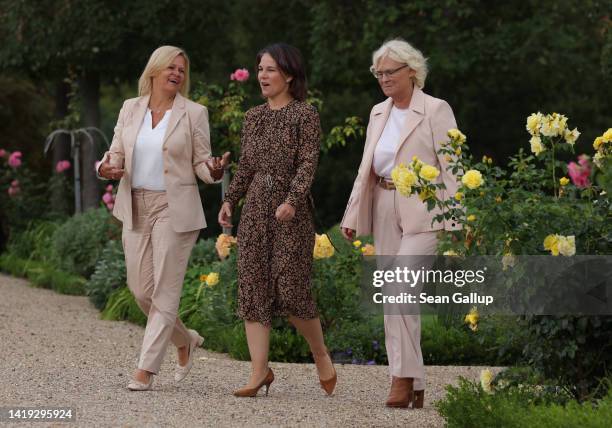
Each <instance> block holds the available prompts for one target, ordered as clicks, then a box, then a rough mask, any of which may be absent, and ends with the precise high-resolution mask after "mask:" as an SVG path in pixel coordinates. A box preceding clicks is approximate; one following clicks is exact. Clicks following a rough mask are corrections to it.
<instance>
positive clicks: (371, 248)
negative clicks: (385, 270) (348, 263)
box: [361, 244, 376, 256]
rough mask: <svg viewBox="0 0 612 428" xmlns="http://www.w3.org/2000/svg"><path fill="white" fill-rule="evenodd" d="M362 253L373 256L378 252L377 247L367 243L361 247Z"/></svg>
mask: <svg viewBox="0 0 612 428" xmlns="http://www.w3.org/2000/svg"><path fill="white" fill-rule="evenodd" d="M361 253H362V254H363V255H364V256H373V255H375V254H376V249H375V248H374V245H372V244H365V245H364V246H363V247H361Z"/></svg>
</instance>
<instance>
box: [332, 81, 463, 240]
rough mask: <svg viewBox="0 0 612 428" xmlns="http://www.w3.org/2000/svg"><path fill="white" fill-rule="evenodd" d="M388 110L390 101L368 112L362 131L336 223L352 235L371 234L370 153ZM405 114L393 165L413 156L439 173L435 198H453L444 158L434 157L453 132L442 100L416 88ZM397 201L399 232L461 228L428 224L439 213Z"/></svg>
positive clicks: (450, 222)
mask: <svg viewBox="0 0 612 428" xmlns="http://www.w3.org/2000/svg"><path fill="white" fill-rule="evenodd" d="M392 106H393V101H392V99H391V98H388V99H387V100H386V101H383V102H382V103H380V104H376V105H375V106H374V108H372V112H371V113H370V121H369V123H368V128H367V131H366V141H365V147H364V151H363V158H362V160H361V165H360V166H359V172H358V173H357V178H356V179H355V183H354V185H353V191H352V192H351V196H350V198H349V201H348V204H347V206H346V211H345V212H344V217H343V218H342V222H341V223H340V225H341V226H342V227H346V228H349V229H354V230H356V231H357V235H369V234H371V233H372V221H373V219H372V203H373V202H372V200H373V198H372V196H373V189H374V186H375V185H376V175H375V173H374V168H373V159H374V149H375V148H376V144H378V140H379V139H380V136H381V134H382V132H383V129H384V128H385V124H386V123H387V119H388V117H389V114H390V112H391V107H392ZM409 109H410V111H409V113H408V115H407V117H406V123H405V124H404V129H403V132H402V134H401V136H400V142H399V143H398V145H397V151H396V153H395V161H394V163H395V165H399V164H400V163H402V162H403V163H405V164H408V163H410V162H411V160H412V157H413V156H415V155H416V156H418V157H419V159H421V160H422V161H423V162H425V163H427V164H429V165H434V166H436V167H437V168H438V169H440V175H439V176H438V178H437V182H438V183H444V185H445V186H446V190H445V191H444V192H440V193H439V194H438V197H440V198H447V197H448V196H449V195H450V196H453V195H454V194H455V192H456V191H457V180H456V177H455V176H454V175H453V174H452V173H451V172H450V171H447V170H446V167H447V166H448V162H447V161H446V160H445V159H444V156H439V155H438V154H437V150H439V149H440V144H441V143H444V142H446V141H448V140H449V139H448V136H447V135H446V133H447V131H448V130H449V129H451V128H456V127H457V124H456V122H455V116H454V115H453V111H452V109H451V108H450V106H449V105H448V103H447V102H446V101H444V100H441V99H438V98H434V97H432V96H430V95H427V94H426V93H424V92H423V91H422V90H421V89H419V88H417V87H416V86H415V87H414V92H413V93H412V99H411V101H410V106H409ZM398 199H399V210H401V212H402V213H405V215H402V216H401V218H402V225H401V226H402V230H403V232H404V233H420V232H427V231H433V230H440V229H445V230H458V229H460V228H461V227H460V225H459V224H458V223H456V222H455V221H454V220H452V219H451V220H448V221H444V222H436V223H434V224H433V225H432V220H433V218H434V217H435V216H436V215H437V214H440V210H439V209H437V208H436V209H434V210H432V211H427V204H425V203H423V202H422V201H421V200H420V199H419V198H418V196H417V195H412V196H410V197H408V198H406V197H403V196H399V197H398Z"/></svg>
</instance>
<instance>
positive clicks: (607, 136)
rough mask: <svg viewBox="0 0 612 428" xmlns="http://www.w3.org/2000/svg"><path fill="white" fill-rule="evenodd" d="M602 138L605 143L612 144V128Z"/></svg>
mask: <svg viewBox="0 0 612 428" xmlns="http://www.w3.org/2000/svg"><path fill="white" fill-rule="evenodd" d="M602 138H603V140H604V143H609V142H612V128H608V130H607V131H606V132H604V133H603V135H602Z"/></svg>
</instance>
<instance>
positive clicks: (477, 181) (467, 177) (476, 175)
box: [461, 169, 484, 189]
mask: <svg viewBox="0 0 612 428" xmlns="http://www.w3.org/2000/svg"><path fill="white" fill-rule="evenodd" d="M461 182H462V183H463V184H464V185H465V186H467V187H468V188H469V189H476V188H478V187H480V186H482V184H483V183H484V179H483V178H482V174H481V173H480V171H477V170H475V169H470V170H469V171H468V172H466V173H465V174H464V175H463V177H461Z"/></svg>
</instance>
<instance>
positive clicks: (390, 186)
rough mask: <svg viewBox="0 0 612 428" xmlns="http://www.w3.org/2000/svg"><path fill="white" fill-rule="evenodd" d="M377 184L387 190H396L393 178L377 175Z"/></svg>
mask: <svg viewBox="0 0 612 428" xmlns="http://www.w3.org/2000/svg"><path fill="white" fill-rule="evenodd" d="M376 185H377V186H378V187H382V188H383V189H385V190H395V184H394V183H393V181H391V180H387V179H386V178H385V177H379V176H378V175H377V176H376Z"/></svg>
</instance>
